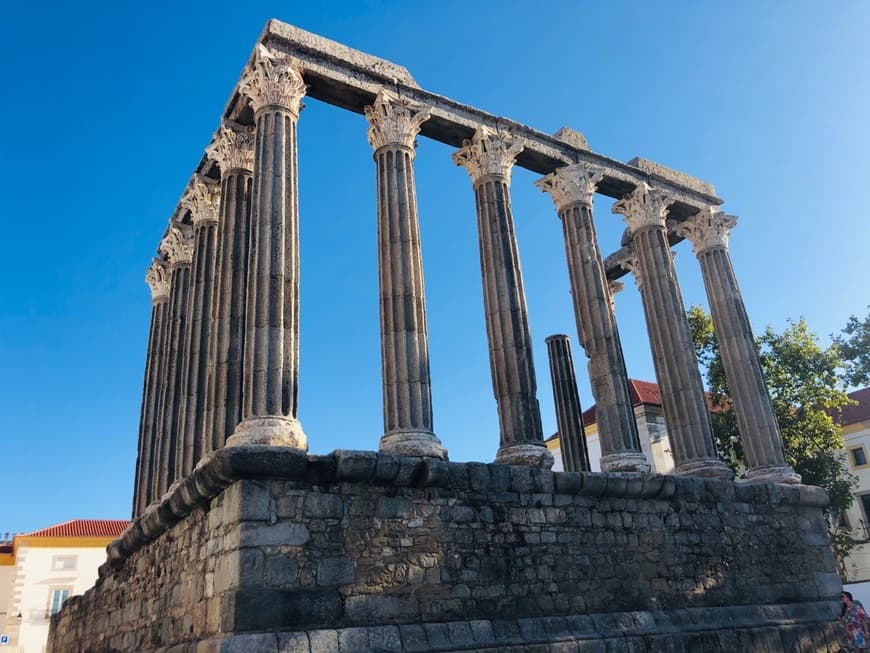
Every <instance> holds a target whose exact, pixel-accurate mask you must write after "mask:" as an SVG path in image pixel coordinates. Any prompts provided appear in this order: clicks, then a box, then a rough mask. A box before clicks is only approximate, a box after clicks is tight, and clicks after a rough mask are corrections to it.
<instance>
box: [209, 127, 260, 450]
mask: <svg viewBox="0 0 870 653" xmlns="http://www.w3.org/2000/svg"><path fill="white" fill-rule="evenodd" d="M207 153H208V155H209V157H210V158H212V159H213V160H215V161H216V162H217V163H218V165H219V166H220V168H221V194H220V221H219V224H218V260H217V264H216V269H215V277H216V282H215V283H216V288H215V301H214V322H213V325H212V331H213V337H212V338H211V339H210V346H211V348H212V353H211V355H210V356H209V358H210V360H211V363H212V365H213V370H212V372H211V374H209V380H208V396H209V402H208V403H209V410H208V414H207V418H206V419H207V424H208V432H209V435H210V437H211V441H210V442H206V443H204V444H205V446H207V447H208V448H209V450H216V449H220V448H221V447H223V446H224V443H225V442H226V439H227V438H228V437H229V436H230V435H231V434H232V432H233V431H234V430H235V428H236V426H237V425H238V424H239V422H241V421H242V359H243V357H244V343H245V300H246V294H247V293H246V281H247V279H246V277H247V273H248V234H249V232H250V228H251V187H252V180H253V169H254V134H253V130H250V131H248V130H245V129H240V128H237V127H235V128H234V127H230V126H227V125H224V126H222V127H221V130H220V136H219V138H218V139H217V141H216V142H215V143H214V144H213V145H212V146H211V147H210V148H209V149H208V152H207Z"/></svg>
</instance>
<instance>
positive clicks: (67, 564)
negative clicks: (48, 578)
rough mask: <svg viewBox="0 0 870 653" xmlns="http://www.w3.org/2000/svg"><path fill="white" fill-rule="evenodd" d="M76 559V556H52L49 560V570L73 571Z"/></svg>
mask: <svg viewBox="0 0 870 653" xmlns="http://www.w3.org/2000/svg"><path fill="white" fill-rule="evenodd" d="M77 557H78V556H53V557H52V559H51V568H52V570H54V571H64V570H67V571H69V570H72V569H75V568H76V558H77Z"/></svg>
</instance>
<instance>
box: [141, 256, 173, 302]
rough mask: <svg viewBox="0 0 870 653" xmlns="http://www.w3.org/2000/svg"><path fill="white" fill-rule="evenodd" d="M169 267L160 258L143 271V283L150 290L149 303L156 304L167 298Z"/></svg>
mask: <svg viewBox="0 0 870 653" xmlns="http://www.w3.org/2000/svg"><path fill="white" fill-rule="evenodd" d="M169 280H170V274H169V265H168V264H167V263H166V261H164V260H163V259H161V258H155V259H154V260H153V261H151V265H149V266H148V270H146V271H145V283H147V284H148V287H149V288H150V289H151V303H152V304H156V303H158V302H160V301H162V300H166V299H168V298H169Z"/></svg>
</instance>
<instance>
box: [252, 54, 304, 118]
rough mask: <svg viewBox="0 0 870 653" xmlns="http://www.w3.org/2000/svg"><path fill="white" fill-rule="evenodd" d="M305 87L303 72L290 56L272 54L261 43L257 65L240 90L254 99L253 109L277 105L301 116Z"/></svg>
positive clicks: (255, 111)
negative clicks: (294, 64)
mask: <svg viewBox="0 0 870 653" xmlns="http://www.w3.org/2000/svg"><path fill="white" fill-rule="evenodd" d="M305 88H306V86H305V82H303V81H302V74H301V73H300V72H299V70H297V69H296V68H295V67H294V66H293V64H292V63H291V61H290V59H288V58H286V57H282V56H279V55H276V54H273V53H272V52H270V51H269V50H268V49H267V48H266V47H264V46H263V45H262V44H260V45H258V46H257V56H256V59H255V60H254V65H253V66H252V67H251V68H250V69H248V70H247V71H246V72H245V74H244V76H243V77H242V81H241V82H240V83H239V93H241V94H242V95H243V96H245V97H246V98H248V99H249V100H250V101H251V106H252V107H253V109H254V113H257V112H258V111H259V110H260V109H262V108H263V107H267V106H271V105H276V106H280V107H284V108H285V109H288V110H289V111H290V112H291V113H293V114H294V115H296V116H298V115H299V109H300V105H301V103H302V98H303V97H304V96H305Z"/></svg>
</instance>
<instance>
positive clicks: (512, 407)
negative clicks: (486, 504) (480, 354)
mask: <svg viewBox="0 0 870 653" xmlns="http://www.w3.org/2000/svg"><path fill="white" fill-rule="evenodd" d="M520 151H522V145H521V144H520V143H519V142H516V141H514V140H513V139H512V138H511V137H510V136H506V135H499V134H496V133H494V132H492V131H491V130H489V129H487V128H486V127H479V128H478V130H477V131H476V132H475V134H474V137H473V138H472V139H471V140H466V141H464V142H463V146H462V148H461V149H460V150H458V151H457V152H456V153H455V154H454V155H453V160H454V161H455V162H456V164H457V165H461V166H463V167H465V168H466V169H467V170H468V172H469V174H470V176H471V180H472V185H473V187H474V195H475V200H476V205H477V224H478V237H479V240H480V267H481V277H482V279H483V303H484V311H485V317H486V333H487V340H488V342H489V361H490V369H491V371H492V383H493V391H494V394H495V400H496V404H497V406H498V416H499V429H500V438H499V444H500V446H499V450H498V454H497V455H496V459H495V460H496V462H498V463H505V464H517V465H535V466H541V467H547V468H549V467H552V465H553V456H552V454H551V453H550V452H549V451H548V450H547V448H546V446H545V445H544V440H543V436H542V430H541V413H540V408H539V406H538V399H537V381H536V379H535V368H534V362H533V360H532V339H531V334H530V331H529V321H528V312H527V310H526V297H525V291H524V289H523V278H522V272H521V270H520V260H519V250H518V247H517V239H516V233H515V231H514V222H513V214H512V212H511V204H510V192H509V184H510V171H511V168H512V167H513V163H514V160H515V159H516V156H517V154H519V152H520Z"/></svg>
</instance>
